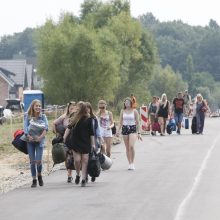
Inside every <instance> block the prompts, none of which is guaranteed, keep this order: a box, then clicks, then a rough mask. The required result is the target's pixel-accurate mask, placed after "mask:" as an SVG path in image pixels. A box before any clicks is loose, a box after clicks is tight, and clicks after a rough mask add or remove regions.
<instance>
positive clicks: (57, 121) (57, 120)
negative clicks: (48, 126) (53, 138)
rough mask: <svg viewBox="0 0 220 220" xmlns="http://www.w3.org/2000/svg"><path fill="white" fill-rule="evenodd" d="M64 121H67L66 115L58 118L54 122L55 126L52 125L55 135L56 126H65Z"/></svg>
mask: <svg viewBox="0 0 220 220" xmlns="http://www.w3.org/2000/svg"><path fill="white" fill-rule="evenodd" d="M64 119H65V114H63V115H61V116H60V117H59V118H57V119H55V120H54V121H53V125H52V131H53V133H55V134H56V133H57V130H56V126H57V125H59V124H63V122H64Z"/></svg>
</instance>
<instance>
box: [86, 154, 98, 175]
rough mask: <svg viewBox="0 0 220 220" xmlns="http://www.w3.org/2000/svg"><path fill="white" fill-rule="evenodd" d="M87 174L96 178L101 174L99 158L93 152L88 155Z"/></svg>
mask: <svg viewBox="0 0 220 220" xmlns="http://www.w3.org/2000/svg"><path fill="white" fill-rule="evenodd" d="M87 171H88V174H89V176H91V177H98V176H99V175H100V173H101V165H100V161H99V156H98V155H97V154H96V153H95V152H94V151H93V152H92V153H90V154H89V162H88V170H87Z"/></svg>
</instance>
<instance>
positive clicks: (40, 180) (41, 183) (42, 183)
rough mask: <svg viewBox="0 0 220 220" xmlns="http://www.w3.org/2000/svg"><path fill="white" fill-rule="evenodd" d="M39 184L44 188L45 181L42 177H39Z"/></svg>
mask: <svg viewBox="0 0 220 220" xmlns="http://www.w3.org/2000/svg"><path fill="white" fill-rule="evenodd" d="M37 178H38V183H39V186H43V185H44V182H43V179H42V176H41V175H40V176H38V177H37Z"/></svg>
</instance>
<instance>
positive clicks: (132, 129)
mask: <svg viewBox="0 0 220 220" xmlns="http://www.w3.org/2000/svg"><path fill="white" fill-rule="evenodd" d="M133 133H137V128H136V125H123V126H122V135H129V134H133Z"/></svg>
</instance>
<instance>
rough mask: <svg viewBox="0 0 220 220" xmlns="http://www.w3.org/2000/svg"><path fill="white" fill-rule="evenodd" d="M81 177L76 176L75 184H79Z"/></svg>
mask: <svg viewBox="0 0 220 220" xmlns="http://www.w3.org/2000/svg"><path fill="white" fill-rule="evenodd" d="M79 181H80V176H78V175H76V179H75V184H79Z"/></svg>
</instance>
